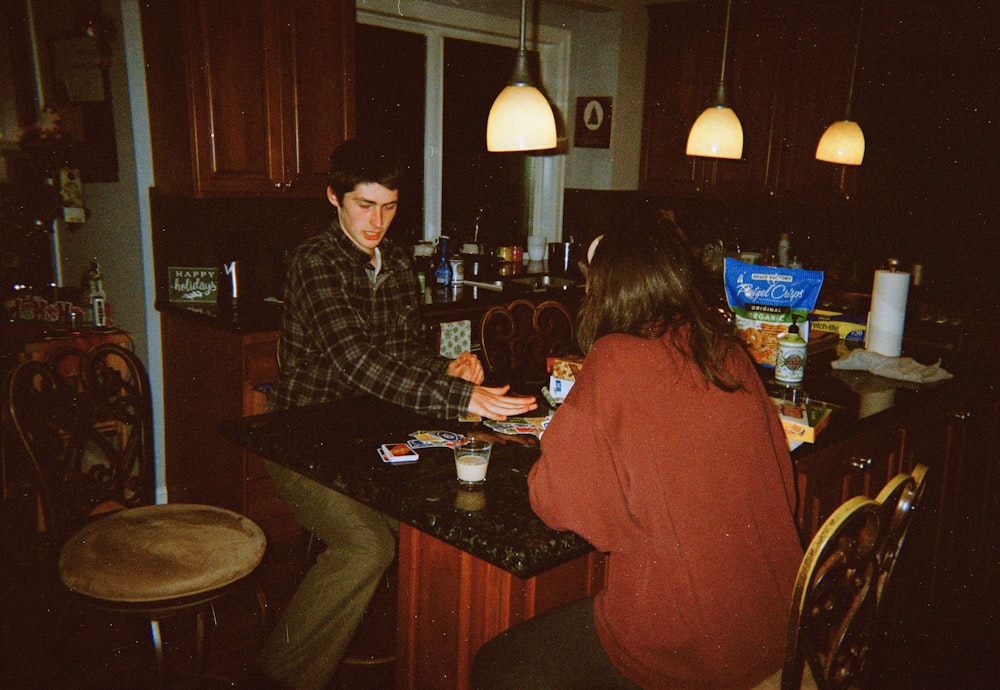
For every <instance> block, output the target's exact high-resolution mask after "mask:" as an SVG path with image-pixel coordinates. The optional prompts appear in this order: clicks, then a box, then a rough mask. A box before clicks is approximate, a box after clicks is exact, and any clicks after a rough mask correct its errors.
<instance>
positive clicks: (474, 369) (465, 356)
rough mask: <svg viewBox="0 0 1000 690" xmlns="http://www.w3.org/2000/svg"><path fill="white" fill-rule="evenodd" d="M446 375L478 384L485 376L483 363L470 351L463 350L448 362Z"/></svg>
mask: <svg viewBox="0 0 1000 690" xmlns="http://www.w3.org/2000/svg"><path fill="white" fill-rule="evenodd" d="M448 376H454V377H456V378H460V379H464V380H466V381H468V382H469V383H475V384H480V383H482V382H483V379H484V378H485V377H486V373H485V372H484V371H483V365H482V363H481V362H480V361H479V358H478V357H476V356H475V355H474V354H472V353H471V352H463V353H462V354H460V355H459V356H458V357H456V358H455V359H453V360H451V362H449V363H448Z"/></svg>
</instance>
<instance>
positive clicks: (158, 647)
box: [149, 618, 167, 686]
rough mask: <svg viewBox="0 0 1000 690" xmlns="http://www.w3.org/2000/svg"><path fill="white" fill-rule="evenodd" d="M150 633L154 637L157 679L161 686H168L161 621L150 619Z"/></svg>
mask: <svg viewBox="0 0 1000 690" xmlns="http://www.w3.org/2000/svg"><path fill="white" fill-rule="evenodd" d="M149 632H150V634H151V635H152V637H153V649H154V650H155V651H156V677H157V679H158V682H159V683H160V684H161V685H164V686H165V685H166V681H167V668H166V666H167V665H166V662H165V660H164V658H163V636H162V635H161V634H160V621H158V620H156V619H155V618H150V619H149Z"/></svg>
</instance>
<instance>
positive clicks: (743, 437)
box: [473, 225, 802, 690]
mask: <svg viewBox="0 0 1000 690" xmlns="http://www.w3.org/2000/svg"><path fill="white" fill-rule="evenodd" d="M716 317H717V315H716V314H713V313H712V312H711V311H710V310H709V309H708V308H707V307H706V306H705V304H704V302H703V300H702V298H701V297H700V295H699V294H698V292H697V290H696V289H695V288H694V287H693V285H692V283H691V268H690V265H689V262H688V259H687V255H686V253H685V251H684V246H683V243H682V241H681V240H680V238H679V236H678V233H677V232H676V228H675V227H672V226H670V225H667V226H664V225H655V226H646V227H642V228H638V229H636V230H630V231H617V232H615V233H614V234H608V235H607V236H605V237H604V238H603V239H602V240H601V241H600V243H599V244H598V245H597V247H596V251H594V252H593V257H592V262H591V266H590V272H589V275H588V290H587V296H586V298H585V300H584V303H583V306H582V308H581V312H580V324H579V329H578V330H579V339H580V344H581V346H582V347H583V351H584V352H586V353H587V357H586V360H585V361H584V365H583V369H582V371H581V372H580V374H579V375H578V377H577V381H576V383H575V385H574V387H573V389H572V390H571V391H570V394H569V396H568V397H567V398H566V401H565V402H564V403H563V405H562V406H561V407H560V408H559V410H558V412H557V413H556V415H555V416H554V417H553V419H552V423H551V424H550V425H549V428H548V430H547V431H546V432H545V434H544V436H543V440H542V456H541V458H540V459H539V460H538V462H537V463H536V464H535V466H534V467H533V468H532V470H531V474H530V475H529V477H528V482H529V488H530V494H531V504H532V507H533V508H534V510H535V512H536V513H537V514H538V515H539V517H541V518H542V520H544V521H545V522H546V524H548V525H549V526H551V527H553V528H555V529H566V530H573V531H575V532H577V533H578V534H580V535H581V536H583V537H584V538H586V539H587V540H588V541H589V542H590V543H591V544H593V545H594V547H595V548H597V549H598V550H600V551H605V552H608V553H609V554H610V561H609V566H608V573H609V575H608V586H607V588H606V589H604V590H602V591H601V592H600V593H598V595H597V596H596V598H594V599H585V600H583V601H581V602H577V603H575V604H571V605H569V606H567V607H564V608H562V609H558V610H556V611H553V612H550V613H548V614H544V615H542V616H539V617H537V618H534V619H532V620H529V621H527V622H525V623H522V624H520V625H518V626H515V627H514V628H512V629H511V630H510V631H508V632H507V633H504V634H503V635H501V636H499V637H497V638H496V639H494V640H492V641H491V642H490V643H488V644H487V645H486V646H485V647H484V648H483V650H482V651H481V652H480V654H479V655H478V656H477V659H476V663H475V666H474V670H473V687H476V688H518V689H519V690H525V689H527V688H545V689H546V690H552V689H554V688H618V687H622V688H629V687H636V686H639V687H643V688H712V689H713V690H717V689H719V688H748V687H753V686H754V685H755V684H756V683H758V682H760V681H761V680H763V679H764V678H766V677H768V676H769V675H771V674H772V673H774V672H775V671H777V670H778V669H779V668H780V667H781V662H782V658H783V654H784V646H785V631H786V626H787V622H788V610H789V604H790V601H791V595H792V586H793V584H794V580H795V576H796V572H797V570H798V566H799V562H800V560H801V558H802V548H801V545H800V542H799V537H798V532H797V530H796V526H795V520H794V504H795V496H794V484H793V475H792V465H791V460H790V458H789V455H788V449H787V446H786V441H785V436H784V433H783V431H782V429H781V426H780V424H779V422H778V419H777V416H776V415H775V413H774V410H773V408H772V406H771V403H770V402H769V400H768V397H767V393H766V392H765V390H764V387H763V385H762V384H761V381H760V379H759V377H758V376H757V374H756V372H755V370H754V367H753V364H752V363H751V361H750V359H749V357H748V356H747V355H746V354H745V352H744V351H743V350H742V348H741V347H740V345H739V343H738V341H737V340H736V339H735V338H734V337H733V335H732V333H731V329H730V327H729V326H728V324H726V323H725V322H724V321H723V320H722V319H720V318H716Z"/></svg>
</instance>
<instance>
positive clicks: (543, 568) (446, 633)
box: [219, 351, 1000, 689]
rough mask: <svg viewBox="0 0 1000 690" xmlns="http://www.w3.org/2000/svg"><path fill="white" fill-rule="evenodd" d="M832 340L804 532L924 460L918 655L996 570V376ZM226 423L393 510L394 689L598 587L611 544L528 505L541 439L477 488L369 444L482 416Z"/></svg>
mask: <svg viewBox="0 0 1000 690" xmlns="http://www.w3.org/2000/svg"><path fill="white" fill-rule="evenodd" d="M835 354H836V353H835V352H832V351H831V352H830V353H828V354H827V355H826V356H825V357H823V356H818V357H816V358H815V359H814V361H813V362H812V363H811V365H810V367H809V370H808V371H807V376H806V391H808V394H809V395H811V396H813V397H815V398H818V399H821V400H823V401H824V402H827V403H830V404H832V405H834V406H835V411H834V416H833V421H832V423H831V425H830V426H829V427H828V428H827V429H825V430H824V431H823V432H822V433H821V435H820V436H819V438H818V439H817V441H816V443H814V444H805V445H803V446H802V447H800V448H798V449H797V450H796V451H794V453H793V454H792V459H793V462H794V464H795V469H796V477H797V486H798V507H797V518H798V522H799V528H800V533H801V535H802V539H803V542H807V541H808V540H809V539H810V538H811V536H812V534H813V533H814V532H815V530H816V529H817V527H818V525H819V524H821V523H822V521H823V520H825V518H826V517H828V516H829V514H830V513H831V512H832V511H833V510H834V509H835V508H836V507H837V506H839V505H840V503H842V502H843V501H844V500H846V499H847V498H850V497H851V496H855V495H859V494H866V495H868V496H874V495H875V494H877V493H878V491H879V490H880V489H881V488H882V486H883V485H884V484H885V482H886V481H887V480H888V479H889V478H890V477H891V476H893V475H894V474H895V473H897V472H899V471H901V470H909V469H912V467H913V466H914V465H915V464H916V463H918V462H920V463H924V464H926V465H927V466H928V467H929V468H930V473H929V478H928V488H927V491H926V494H925V498H924V507H925V510H924V511H922V513H921V516H920V517H919V519H918V520H917V521H916V522H915V525H914V528H913V530H912V534H911V536H910V539H909V542H908V543H910V544H911V549H912V550H913V551H919V552H921V553H922V558H920V559H912V560H911V561H910V562H909V563H908V564H907V565H906V566H905V567H904V568H902V569H901V572H900V574H899V577H900V579H902V580H904V581H907V582H908V583H909V585H910V587H909V588H908V589H909V591H910V592H911V595H910V596H911V598H912V601H911V602H910V604H911V606H910V607H909V608H907V609H906V610H905V611H903V613H902V616H903V620H904V621H905V626H904V627H902V628H901V629H900V631H899V639H900V640H903V641H902V642H900V644H909V649H908V654H912V653H913V650H914V649H919V648H920V645H923V644H928V640H932V639H933V636H932V635H927V634H926V631H927V630H931V629H933V627H934V626H935V625H936V620H935V619H934V616H933V614H932V613H931V612H933V611H935V610H939V608H940V607H945V608H948V607H950V606H953V602H954V592H955V591H961V590H962V589H963V588H965V587H966V586H967V583H969V582H970V581H973V580H978V579H979V578H982V577H986V578H992V577H995V576H997V575H1000V573H997V563H996V559H995V553H996V549H997V543H996V542H997V538H996V535H995V534H994V533H993V532H992V531H991V529H990V525H991V524H992V520H994V519H995V516H996V512H995V511H996V503H997V484H996V481H997V477H996V474H997V457H998V447H997V440H998V433H997V432H998V420H1000V402H998V399H997V395H996V389H995V387H994V386H992V385H991V384H990V383H988V382H986V381H984V380H982V378H981V377H980V378H978V379H977V378H976V377H974V376H970V375H969V372H968V370H963V369H961V368H960V367H959V369H958V372H959V375H956V377H955V379H953V380H951V381H947V382H944V383H942V384H937V385H933V386H918V385H914V384H905V383H903V382H898V381H895V382H894V381H891V380H889V379H884V378H881V377H877V376H874V375H871V374H867V373H864V372H832V371H831V370H830V368H829V361H830V359H831V358H832V357H833V356H834V355H835ZM955 364H956V365H957V364H958V362H956V363H955ZM761 374H762V376H763V377H765V379H766V377H767V376H768V372H767V370H762V372H761ZM768 385H769V386H771V387H773V386H774V383H773V381H768ZM772 391H774V392H778V389H776V388H772ZM219 429H220V431H221V432H222V435H223V436H224V437H225V438H226V439H228V440H229V441H231V442H233V443H235V444H237V445H238V446H240V447H242V448H244V449H247V450H249V451H251V452H252V453H253V454H256V455H259V456H260V457H263V458H267V459H270V460H272V461H275V462H279V463H281V464H283V465H285V466H287V467H289V468H291V469H293V470H295V471H298V472H301V473H302V474H304V475H306V476H308V477H310V478H312V479H314V480H316V481H318V482H320V483H322V484H324V485H326V486H330V487H332V488H334V489H336V490H337V491H341V492H343V493H345V494H347V495H349V496H351V497H353V498H355V499H357V500H359V501H361V502H362V503H365V504H366V505H369V506H372V507H374V508H376V509H378V510H380V511H382V512H384V513H385V514H387V515H389V516H392V517H394V518H397V519H398V520H399V521H400V538H399V542H400V543H399V594H398V597H399V599H398V613H397V615H398V619H397V639H396V649H397V661H396V664H397V666H396V685H397V687H399V688H413V689H423V688H443V687H448V688H465V687H467V686H468V677H469V668H470V665H471V662H472V658H473V656H474V655H475V652H476V651H477V650H478V649H479V647H481V646H482V644H484V643H485V642H486V641H487V640H489V639H490V638H491V637H493V636H494V635H496V634H498V633H500V632H502V631H503V630H506V629H507V628H509V627H510V626H511V625H513V624H515V623H517V622H519V621H521V620H524V619H527V618H530V617H532V616H534V615H537V614H539V613H542V612H544V611H546V610H549V609H551V608H554V607H556V606H559V605H561V604H563V603H567V602H569V601H573V600H576V599H579V598H581V597H584V596H589V595H592V594H595V593H596V592H597V591H598V590H600V589H601V587H602V586H603V583H604V575H605V567H606V562H605V557H604V555H603V554H600V553H596V552H594V551H593V550H592V548H591V547H590V546H589V545H588V544H587V543H586V542H585V541H584V540H583V539H581V538H580V537H579V536H577V535H575V534H573V533H570V532H557V531H553V530H550V529H549V528H547V527H546V526H545V525H544V524H543V523H541V521H540V520H539V519H538V518H537V517H536V516H535V515H534V513H533V512H532V510H531V507H530V505H529V503H528V495H527V481H526V480H527V473H528V470H529V469H530V467H531V465H532V463H533V462H534V461H535V459H536V458H537V457H538V447H537V444H536V443H535V442H534V438H533V437H509V438H508V439H507V443H503V444H500V445H498V446H497V447H495V449H494V456H493V460H492V461H491V463H490V471H489V480H488V482H487V485H486V487H485V489H484V490H483V491H482V492H480V493H474V492H468V491H465V490H462V489H460V488H459V486H458V485H457V482H456V480H455V469H454V461H453V459H452V453H451V451H450V450H449V449H446V448H431V449H424V450H421V451H420V460H419V461H418V462H417V463H415V464H410V465H387V464H384V463H382V461H381V460H380V458H379V456H378V454H377V452H376V449H377V448H378V446H379V445H380V444H382V443H386V442H400V441H405V440H407V437H408V434H410V433H411V432H416V431H421V430H449V431H453V432H457V433H462V434H470V433H482V432H486V433H491V432H489V431H488V430H487V429H485V428H484V427H483V425H481V424H469V423H462V422H458V421H447V420H440V419H433V418H427V417H422V416H420V415H416V414H414V413H412V412H408V411H406V410H403V409H401V408H399V407H396V406H394V405H391V404H389V403H385V402H382V401H379V400H375V399H370V398H358V399H349V400H344V401H339V402H334V403H328V404H324V405H319V406H314V407H307V408H299V409H293V410H285V411H280V412H274V413H269V414H264V415H257V416H250V417H244V418H241V419H231V420H227V421H224V422H223V423H222V424H221V425H220V426H219ZM973 439H977V440H976V441H973ZM522 442H523V444H522ZM926 651H928V652H929V651H930V650H929V649H928V650H926ZM896 672H897V673H903V674H905V673H911V674H912V673H913V672H912V671H907V670H906V669H905V668H900V669H896ZM900 677H902V676H900ZM898 679H899V677H897V680H898Z"/></svg>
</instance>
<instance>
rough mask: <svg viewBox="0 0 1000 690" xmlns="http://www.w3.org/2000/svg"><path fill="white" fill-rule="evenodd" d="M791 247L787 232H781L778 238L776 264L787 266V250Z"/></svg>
mask: <svg viewBox="0 0 1000 690" xmlns="http://www.w3.org/2000/svg"><path fill="white" fill-rule="evenodd" d="M791 248H792V242H791V240H790V239H788V233H787V232H783V233H781V235H780V236H779V238H778V265H779V266H788V252H789V250H790V249H791Z"/></svg>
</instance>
